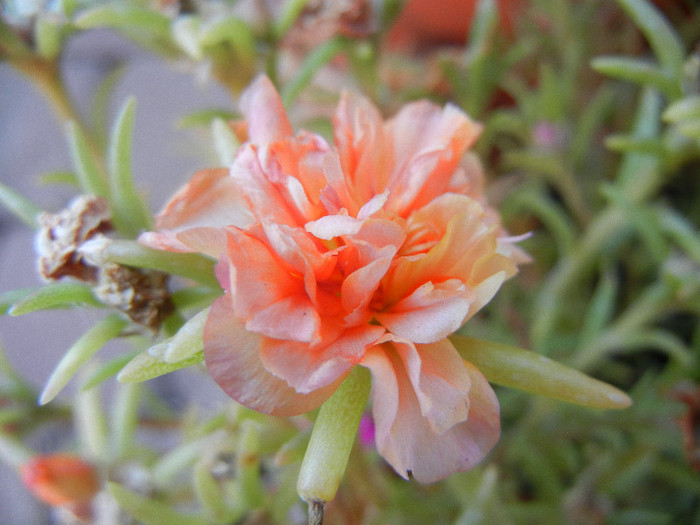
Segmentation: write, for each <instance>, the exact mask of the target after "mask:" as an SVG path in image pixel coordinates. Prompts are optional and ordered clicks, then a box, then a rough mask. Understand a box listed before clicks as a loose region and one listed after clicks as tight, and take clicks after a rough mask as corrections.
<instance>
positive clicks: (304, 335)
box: [245, 294, 321, 343]
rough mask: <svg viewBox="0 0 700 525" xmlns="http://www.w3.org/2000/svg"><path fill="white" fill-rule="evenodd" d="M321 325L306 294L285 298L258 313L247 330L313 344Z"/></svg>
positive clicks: (250, 320) (247, 324) (246, 324)
mask: <svg viewBox="0 0 700 525" xmlns="http://www.w3.org/2000/svg"><path fill="white" fill-rule="evenodd" d="M320 323H321V320H320V317H319V315H318V312H317V311H316V309H315V308H314V307H313V305H312V304H311V301H309V297H308V296H307V295H306V294H299V295H294V296H291V297H285V298H284V299H280V300H279V301H276V302H274V303H272V304H271V305H270V306H268V307H267V308H264V309H262V310H260V311H258V312H256V313H255V314H254V315H253V317H251V318H250V319H249V320H248V321H246V323H245V327H246V330H249V331H251V332H256V333H258V334H260V335H264V336H267V337H271V338H274V339H283V340H288V341H300V342H306V343H309V342H312V341H313V340H314V339H315V338H316V337H317V335H318V330H319V325H320Z"/></svg>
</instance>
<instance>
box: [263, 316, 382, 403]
mask: <svg viewBox="0 0 700 525" xmlns="http://www.w3.org/2000/svg"><path fill="white" fill-rule="evenodd" d="M383 333H384V328H382V327H381V326H369V325H364V326H358V327H355V328H349V329H347V330H345V331H344V332H343V333H342V334H340V336H339V337H337V336H336V337H334V338H333V339H332V340H331V341H330V342H329V343H326V344H324V345H322V346H321V347H320V348H319V347H316V348H313V347H311V346H310V345H308V344H304V343H295V342H292V341H278V340H274V339H266V340H265V341H264V343H263V344H262V346H261V352H260V359H261V360H262V362H263V364H264V366H265V368H266V369H267V370H269V371H270V372H271V373H272V374H274V375H275V376H277V377H280V378H282V379H284V380H285V381H286V382H287V384H289V385H290V386H291V387H293V388H294V389H295V390H296V391H297V392H302V393H308V392H313V391H315V390H317V389H319V388H322V387H325V386H326V385H329V384H335V382H336V381H337V379H338V378H339V377H344V376H345V375H346V374H347V373H348V372H349V371H350V369H352V367H353V366H355V365H356V364H357V363H358V362H359V361H360V359H361V358H362V356H363V355H364V353H365V350H366V348H367V347H368V346H371V345H372V344H374V342H375V341H377V339H379V338H380V337H381V335H382V334H383Z"/></svg>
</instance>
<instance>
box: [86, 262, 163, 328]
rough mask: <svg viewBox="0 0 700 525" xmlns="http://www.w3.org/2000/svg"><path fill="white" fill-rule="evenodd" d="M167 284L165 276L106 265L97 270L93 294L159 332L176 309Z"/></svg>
mask: <svg viewBox="0 0 700 525" xmlns="http://www.w3.org/2000/svg"><path fill="white" fill-rule="evenodd" d="M167 285H168V274H166V273H163V272H158V271H155V270H140V269H138V268H130V267H128V266H121V265H119V264H114V263H107V264H105V265H104V266H102V268H101V269H100V273H99V280H98V282H97V285H96V286H95V288H94V292H95V295H96V296H97V297H98V298H99V299H100V301H102V302H103V303H105V304H108V305H110V306H113V307H115V308H117V309H118V310H121V311H122V312H124V313H125V314H126V315H128V316H129V318H130V319H131V320H132V321H134V322H135V323H138V324H140V325H143V326H146V327H148V328H150V329H151V330H158V328H159V327H160V325H161V323H162V322H163V320H164V319H165V318H166V317H168V315H170V314H171V313H172V312H173V310H174V309H175V306H174V305H173V302H172V300H171V299H170V292H169V291H168V286H167Z"/></svg>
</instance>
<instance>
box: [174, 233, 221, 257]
mask: <svg viewBox="0 0 700 525" xmlns="http://www.w3.org/2000/svg"><path fill="white" fill-rule="evenodd" d="M175 237H176V238H177V240H178V241H180V242H181V243H182V244H183V245H185V246H187V248H189V249H190V250H192V251H194V252H198V253H203V254H205V255H209V256H210V257H214V258H217V259H218V258H219V256H220V255H221V254H222V253H224V251H226V231H225V230H224V229H223V228H203V227H202V228H190V229H188V230H184V231H181V232H180V233H178V234H176V236H175Z"/></svg>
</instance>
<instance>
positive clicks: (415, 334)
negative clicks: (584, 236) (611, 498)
mask: <svg viewBox="0 0 700 525" xmlns="http://www.w3.org/2000/svg"><path fill="white" fill-rule="evenodd" d="M241 109H242V112H243V114H244V116H245V117H246V123H247V126H246V127H245V129H243V128H240V132H241V134H242V135H245V137H244V138H245V139H246V140H247V142H245V143H244V144H243V145H241V146H240V148H239V150H238V152H237V154H236V157H235V160H234V162H233V165H232V166H231V168H230V170H209V171H203V172H200V173H198V174H196V175H195V176H194V178H193V179H192V180H191V181H190V183H189V184H187V185H186V186H185V187H184V188H182V189H181V190H180V191H179V192H178V193H177V194H176V195H175V197H174V198H173V199H172V200H171V202H170V203H169V204H168V205H167V206H166V208H165V210H164V211H163V212H162V213H161V214H160V215H159V217H158V218H157V225H158V231H157V232H149V233H146V234H144V235H143V236H142V237H141V242H143V243H144V244H147V245H149V246H151V247H154V248H160V249H167V250H175V251H192V252H200V253H204V254H207V255H209V256H212V257H215V258H216V259H217V260H218V261H219V262H218V265H217V269H216V273H217V278H218V280H219V282H220V284H221V286H222V287H223V289H224V290H225V293H224V295H223V296H222V297H220V298H219V299H217V300H216V302H215V303H214V304H213V305H212V307H211V310H210V313H209V316H208V319H207V322H206V326H205V330H204V354H205V361H206V365H207V368H208V370H209V373H210V374H211V376H212V377H213V378H214V379H215V380H216V381H217V383H218V384H219V385H220V386H221V387H222V388H223V389H224V390H225V391H226V392H227V393H228V394H229V395H230V396H231V397H232V398H234V399H235V400H237V401H238V402H240V403H242V404H243V405H246V406H247V407H249V408H251V409H254V410H257V411H260V412H264V413H267V414H273V415H278V416H292V415H297V414H302V413H305V412H308V411H310V410H312V409H314V408H316V407H318V406H320V405H321V404H322V403H323V402H324V401H325V400H326V399H327V398H328V397H329V396H330V395H331V394H332V393H333V391H334V390H335V389H336V388H337V386H338V385H339V384H340V382H342V381H343V379H344V378H345V377H346V376H347V374H348V373H349V372H350V370H351V369H352V368H353V367H355V366H358V365H359V366H363V367H366V368H368V369H369V370H370V372H371V375H372V409H373V417H374V421H375V426H376V444H377V448H378V450H379V452H380V453H381V455H382V456H383V457H384V458H385V459H386V460H387V461H388V462H389V463H390V464H391V465H392V466H393V467H394V469H395V470H396V471H397V472H398V473H399V474H400V475H402V476H404V477H408V475H409V474H412V475H413V476H414V477H415V478H416V479H417V480H418V481H421V482H433V481H437V480H439V479H442V478H445V477H447V476H448V475H450V474H451V473H453V472H456V471H463V470H467V469H469V468H471V467H473V466H474V465H476V464H477V463H478V462H479V461H480V460H481V459H483V457H484V456H485V455H486V454H487V453H488V452H489V450H490V449H491V448H492V447H493V446H494V445H495V443H496V442H497V441H498V438H499V434H500V423H499V405H498V401H497V399H496V396H495V394H494V392H493V390H492V389H491V387H490V386H489V384H488V382H487V381H486V379H485V378H484V376H483V375H482V374H481V372H479V370H478V369H477V368H476V367H474V366H473V365H472V364H470V363H468V362H465V361H464V360H463V359H462V358H461V357H460V356H459V354H458V353H457V351H456V350H455V348H454V347H453V345H452V344H451V343H450V341H449V340H448V339H447V337H448V336H449V335H450V334H452V333H454V332H455V331H456V330H458V329H459V328H460V327H461V326H462V325H463V324H464V323H465V322H466V321H467V320H468V319H469V318H470V317H471V316H473V315H474V314H475V313H476V312H477V311H478V310H479V309H480V308H481V307H482V306H483V305H484V304H486V303H487V302H488V301H489V300H490V299H491V298H492V297H493V295H494V294H495V293H496V291H497V290H498V288H499V287H500V286H501V284H502V283H503V282H504V281H505V279H507V278H508V277H510V276H511V275H513V274H514V273H515V272H516V265H517V263H518V262H521V261H522V257H523V256H522V254H521V252H520V251H519V250H518V249H517V248H516V247H515V246H514V245H513V243H512V239H510V238H508V237H507V236H506V234H505V232H504V231H503V229H502V228H501V226H500V223H499V219H498V215H497V214H496V213H495V212H494V210H492V209H490V208H489V207H488V206H487V204H486V203H485V201H484V198H483V196H482V193H481V171H480V167H479V165H478V162H477V161H475V160H474V159H473V158H471V157H467V158H464V157H465V153H466V151H467V150H468V149H469V147H470V146H471V145H472V144H473V142H474V141H475V140H476V138H477V136H478V133H479V130H480V128H479V126H478V124H475V123H474V122H472V121H471V120H470V119H469V118H468V117H467V116H466V115H465V114H464V113H463V112H462V111H460V110H459V109H458V108H456V107H454V106H451V105H448V106H446V107H445V108H444V109H441V108H439V107H436V106H435V105H433V104H432V103H429V102H427V101H420V102H415V103H412V104H409V105H407V106H405V107H404V108H403V109H402V110H401V111H400V112H399V113H398V114H397V115H396V116H395V117H394V118H392V119H390V120H388V121H383V120H382V118H381V116H380V115H379V113H378V111H377V110H376V108H375V107H374V106H373V105H372V104H371V103H370V102H369V101H368V100H366V99H364V98H362V97H360V96H358V95H354V94H350V93H345V94H343V96H342V98H341V100H340V103H339V106H338V108H337V111H336V114H335V116H334V119H333V125H334V144H332V145H331V144H328V143H327V142H326V141H325V140H324V139H323V138H322V137H320V136H318V135H315V134H312V133H308V132H304V131H302V132H300V133H298V134H296V135H295V134H294V132H293V130H292V127H291V125H290V123H289V120H288V118H287V115H286V113H285V111H284V108H283V107H282V103H281V100H280V98H279V96H278V94H277V92H276V91H275V89H274V87H273V86H272V84H271V83H270V81H269V80H268V79H267V78H265V77H260V78H258V79H257V80H256V81H255V82H254V83H253V84H252V85H251V87H249V88H248V90H247V91H246V92H245V93H244V94H243V96H242V98H241Z"/></svg>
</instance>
